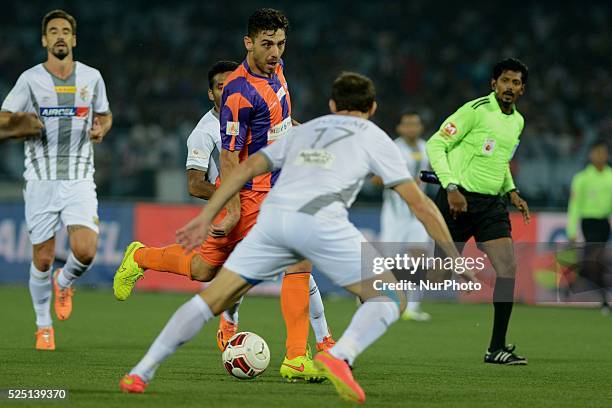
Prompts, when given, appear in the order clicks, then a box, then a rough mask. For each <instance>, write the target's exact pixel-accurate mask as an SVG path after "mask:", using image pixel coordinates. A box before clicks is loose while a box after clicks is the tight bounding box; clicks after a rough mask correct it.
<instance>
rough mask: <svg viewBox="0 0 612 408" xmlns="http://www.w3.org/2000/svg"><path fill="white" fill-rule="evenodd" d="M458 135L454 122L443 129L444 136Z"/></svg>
mask: <svg viewBox="0 0 612 408" xmlns="http://www.w3.org/2000/svg"><path fill="white" fill-rule="evenodd" d="M456 134H457V126H455V124H454V123H453V122H448V123H447V124H446V125H444V127H443V128H442V135H446V136H455V135H456Z"/></svg>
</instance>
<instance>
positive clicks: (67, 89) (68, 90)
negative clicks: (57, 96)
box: [53, 86, 76, 94]
mask: <svg viewBox="0 0 612 408" xmlns="http://www.w3.org/2000/svg"><path fill="white" fill-rule="evenodd" d="M53 89H54V90H55V92H57V93H61V94H74V93H76V86H54V87H53Z"/></svg>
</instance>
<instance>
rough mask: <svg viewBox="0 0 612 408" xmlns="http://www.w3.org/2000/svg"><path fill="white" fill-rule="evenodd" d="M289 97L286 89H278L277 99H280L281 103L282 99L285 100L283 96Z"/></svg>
mask: <svg viewBox="0 0 612 408" xmlns="http://www.w3.org/2000/svg"><path fill="white" fill-rule="evenodd" d="M285 95H287V92H285V88H283V87H282V86H281V87H280V88H279V89H278V92H276V97H277V98H278V100H279V101H280V100H281V99H283V96H285Z"/></svg>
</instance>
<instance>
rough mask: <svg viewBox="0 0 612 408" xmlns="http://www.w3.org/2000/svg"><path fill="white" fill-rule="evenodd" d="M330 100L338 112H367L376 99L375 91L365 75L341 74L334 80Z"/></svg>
mask: <svg viewBox="0 0 612 408" xmlns="http://www.w3.org/2000/svg"><path fill="white" fill-rule="evenodd" d="M331 98H332V99H333V101H334V102H336V109H338V110H339V111H342V110H349V111H360V112H368V111H369V110H370V109H371V108H372V105H373V104H374V99H376V89H375V88H374V83H373V82H372V80H371V79H370V78H368V77H366V76H365V75H361V74H357V73H355V72H343V73H341V74H340V76H338V78H336V79H335V80H334V84H333V85H332V94H331Z"/></svg>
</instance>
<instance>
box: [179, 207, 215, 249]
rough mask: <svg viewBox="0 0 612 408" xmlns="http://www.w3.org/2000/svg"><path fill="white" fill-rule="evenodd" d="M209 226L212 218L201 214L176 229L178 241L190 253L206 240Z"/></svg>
mask: <svg viewBox="0 0 612 408" xmlns="http://www.w3.org/2000/svg"><path fill="white" fill-rule="evenodd" d="M209 226H210V220H209V219H208V218H207V217H205V216H204V215H203V214H200V215H198V216H197V217H195V218H194V219H193V220H191V221H189V222H188V223H187V224H186V225H185V226H184V227H182V228H180V229H178V230H177V231H176V242H177V243H178V244H180V245H181V246H182V247H183V248H185V252H187V253H189V252H191V251H193V250H194V249H196V248H197V247H198V246H200V245H201V244H202V242H204V240H205V239H206V236H207V235H208V227H209Z"/></svg>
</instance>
